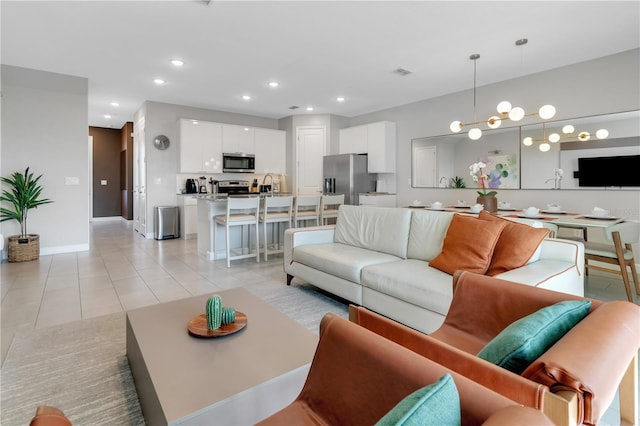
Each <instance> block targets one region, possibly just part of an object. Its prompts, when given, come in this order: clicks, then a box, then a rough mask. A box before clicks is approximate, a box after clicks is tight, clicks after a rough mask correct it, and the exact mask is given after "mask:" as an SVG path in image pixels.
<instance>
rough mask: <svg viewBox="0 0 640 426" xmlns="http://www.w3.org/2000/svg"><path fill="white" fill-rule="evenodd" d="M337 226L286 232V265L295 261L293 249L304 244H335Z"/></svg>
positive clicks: (296, 229)
mask: <svg viewBox="0 0 640 426" xmlns="http://www.w3.org/2000/svg"><path fill="white" fill-rule="evenodd" d="M335 229H336V226H335V225H326V226H310V227H308V228H288V229H286V230H285V231H284V265H285V269H286V265H288V264H290V263H291V262H292V261H293V249H294V248H296V247H297V246H301V245H304V244H326V243H332V242H333V234H334V233H335Z"/></svg>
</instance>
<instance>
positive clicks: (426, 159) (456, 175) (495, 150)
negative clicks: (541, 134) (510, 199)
mask: <svg viewBox="0 0 640 426" xmlns="http://www.w3.org/2000/svg"><path fill="white" fill-rule="evenodd" d="M519 136H520V128H518V127H514V128H506V129H496V130H490V131H483V133H482V138H481V139H480V140H477V141H472V140H471V139H469V138H468V137H467V135H466V133H464V134H455V135H444V136H434V137H426V138H417V139H413V140H412V141H411V186H412V187H414V188H457V187H458V188H459V187H465V188H476V187H477V184H476V183H475V182H474V181H473V178H472V177H471V175H470V174H469V166H470V165H471V164H473V163H476V162H478V161H482V162H483V163H485V164H487V168H486V169H485V170H484V172H485V173H486V174H489V175H491V176H494V178H492V179H491V186H495V187H496V188H497V189H498V188H499V189H501V190H502V189H518V188H520V168H519V164H520V145H519V143H518V140H519ZM498 165H499V166H498ZM496 167H499V168H500V170H501V171H502V173H500V174H501V176H498V173H494V172H495V171H496V170H497V168H496ZM462 185H464V186H462Z"/></svg>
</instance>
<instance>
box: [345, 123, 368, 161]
mask: <svg viewBox="0 0 640 426" xmlns="http://www.w3.org/2000/svg"><path fill="white" fill-rule="evenodd" d="M339 148H340V154H366V153H367V152H368V148H367V126H366V125H365V126H354V127H347V128H346V129H340V144H339Z"/></svg>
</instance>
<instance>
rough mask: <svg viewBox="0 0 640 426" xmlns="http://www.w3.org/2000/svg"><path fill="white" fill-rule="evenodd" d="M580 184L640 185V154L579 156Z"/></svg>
mask: <svg viewBox="0 0 640 426" xmlns="http://www.w3.org/2000/svg"><path fill="white" fill-rule="evenodd" d="M578 186H592V187H593V186H596V187H597V186H639V187H640V155H621V156H615V157H591V158H578Z"/></svg>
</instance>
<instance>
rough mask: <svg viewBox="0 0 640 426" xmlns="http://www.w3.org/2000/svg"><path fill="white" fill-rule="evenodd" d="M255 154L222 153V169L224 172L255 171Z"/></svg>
mask: <svg viewBox="0 0 640 426" xmlns="http://www.w3.org/2000/svg"><path fill="white" fill-rule="evenodd" d="M255 170H256V156H255V155H253V154H245V153H242V152H226V153H223V154H222V171H223V172H224V173H255Z"/></svg>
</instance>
